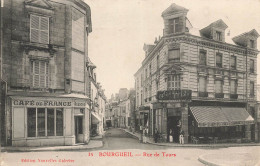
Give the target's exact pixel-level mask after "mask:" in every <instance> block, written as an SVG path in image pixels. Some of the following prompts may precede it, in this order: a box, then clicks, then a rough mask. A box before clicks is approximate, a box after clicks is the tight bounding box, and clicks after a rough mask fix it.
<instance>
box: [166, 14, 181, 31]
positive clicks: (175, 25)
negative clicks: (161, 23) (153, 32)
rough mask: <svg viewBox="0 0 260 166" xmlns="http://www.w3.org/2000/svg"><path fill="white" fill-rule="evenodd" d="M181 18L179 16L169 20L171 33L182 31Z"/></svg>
mask: <svg viewBox="0 0 260 166" xmlns="http://www.w3.org/2000/svg"><path fill="white" fill-rule="evenodd" d="M179 20H180V19H179V18H174V19H170V20H169V30H170V33H177V32H181V28H180V23H179V22H180V21H179Z"/></svg>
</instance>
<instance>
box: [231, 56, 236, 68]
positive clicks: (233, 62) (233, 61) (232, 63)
mask: <svg viewBox="0 0 260 166" xmlns="http://www.w3.org/2000/svg"><path fill="white" fill-rule="evenodd" d="M230 67H231V69H236V68H237V57H236V56H233V55H232V56H231V58H230Z"/></svg>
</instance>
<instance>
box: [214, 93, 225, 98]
mask: <svg viewBox="0 0 260 166" xmlns="http://www.w3.org/2000/svg"><path fill="white" fill-rule="evenodd" d="M215 98H219V99H220V98H224V93H215Z"/></svg>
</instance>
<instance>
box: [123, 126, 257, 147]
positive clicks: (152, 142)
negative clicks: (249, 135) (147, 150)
mask: <svg viewBox="0 0 260 166" xmlns="http://www.w3.org/2000/svg"><path fill="white" fill-rule="evenodd" d="M122 130H124V131H125V132H127V133H128V134H130V135H132V136H133V137H135V138H136V139H139V138H140V136H141V134H140V133H137V132H135V133H133V132H130V131H129V130H127V129H122ZM147 143H149V144H153V145H158V146H170V147H207V148H215V147H217V148H225V147H241V146H260V143H239V144H238V143H237V144H236V143H221V144H178V143H155V142H154V140H153V138H149V139H148V141H147Z"/></svg>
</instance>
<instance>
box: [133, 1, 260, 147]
mask: <svg viewBox="0 0 260 166" xmlns="http://www.w3.org/2000/svg"><path fill="white" fill-rule="evenodd" d="M187 15H188V9H185V8H184V7H181V6H178V5H176V4H172V5H170V6H169V7H168V8H167V9H166V10H165V11H163V13H162V18H163V21H164V29H163V36H162V37H159V38H157V39H156V40H155V42H154V43H153V44H144V47H143V49H144V51H145V58H144V60H143V61H142V65H141V67H140V68H139V69H138V71H137V72H136V73H135V75H134V77H135V90H136V94H135V96H136V111H135V118H136V123H137V124H135V125H136V126H137V129H138V126H147V127H148V129H149V132H148V135H149V137H150V138H153V137H154V135H155V131H156V130H158V132H159V134H160V135H161V138H162V140H164V141H169V136H170V135H173V141H174V142H178V141H179V134H180V131H183V132H184V140H185V142H186V143H187V142H194V141H197V140H200V141H202V142H203V141H205V142H207V141H210V140H215V141H218V142H252V141H255V142H258V141H259V133H260V132H259V130H260V124H259V122H260V118H259V104H258V102H257V98H256V96H257V55H258V53H259V51H258V50H257V38H258V37H259V34H258V32H257V31H256V30H255V29H252V30H250V31H248V32H245V33H242V34H237V35H236V36H233V37H232V38H231V36H230V32H226V29H227V27H228V25H226V24H225V22H224V21H223V20H221V19H220V20H217V21H215V22H213V23H210V24H209V25H208V26H206V27H204V28H201V29H200V30H196V28H192V24H191V22H190V21H189V19H188V17H187Z"/></svg>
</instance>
